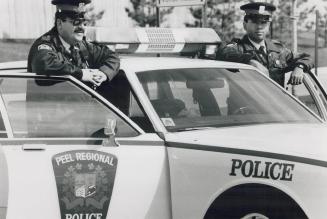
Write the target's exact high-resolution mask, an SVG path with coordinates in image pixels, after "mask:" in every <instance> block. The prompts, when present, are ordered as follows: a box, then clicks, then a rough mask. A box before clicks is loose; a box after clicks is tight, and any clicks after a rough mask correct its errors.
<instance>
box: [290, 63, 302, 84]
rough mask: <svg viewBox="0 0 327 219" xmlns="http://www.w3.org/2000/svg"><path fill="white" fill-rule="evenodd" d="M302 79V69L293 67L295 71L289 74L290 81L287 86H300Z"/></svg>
mask: <svg viewBox="0 0 327 219" xmlns="http://www.w3.org/2000/svg"><path fill="white" fill-rule="evenodd" d="M303 77H304V72H303V69H302V68H298V67H295V69H294V70H293V72H292V73H291V77H290V80H289V81H288V83H287V84H291V85H299V84H302V82H303Z"/></svg>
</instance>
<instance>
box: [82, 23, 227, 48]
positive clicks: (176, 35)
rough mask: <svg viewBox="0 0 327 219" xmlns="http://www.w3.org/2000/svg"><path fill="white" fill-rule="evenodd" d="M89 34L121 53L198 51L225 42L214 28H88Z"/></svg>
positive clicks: (97, 41) (90, 36) (87, 32)
mask: <svg viewBox="0 0 327 219" xmlns="http://www.w3.org/2000/svg"><path fill="white" fill-rule="evenodd" d="M86 37H87V39H88V40H89V41H91V42H96V43H101V44H106V45H108V46H110V45H112V46H113V47H114V49H115V51H116V52H119V53H186V54H187V53H197V52H199V51H204V50H206V48H211V49H212V46H214V45H217V44H218V43H220V42H221V40H220V38H219V36H218V34H217V33H216V32H215V31H214V30H213V29H211V28H103V27H88V29H87V31H86ZM210 46H211V47H210Z"/></svg>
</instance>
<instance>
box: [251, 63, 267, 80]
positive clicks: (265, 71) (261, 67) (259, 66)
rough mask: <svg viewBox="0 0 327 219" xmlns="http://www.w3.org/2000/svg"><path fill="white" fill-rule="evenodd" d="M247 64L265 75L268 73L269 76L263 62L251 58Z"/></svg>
mask: <svg viewBox="0 0 327 219" xmlns="http://www.w3.org/2000/svg"><path fill="white" fill-rule="evenodd" d="M249 65H252V66H254V67H256V68H257V69H259V71H261V72H263V73H264V74H265V75H268V76H269V71H268V69H267V68H266V67H265V66H264V65H263V64H261V63H260V62H258V61H257V60H254V59H251V60H250V61H249Z"/></svg>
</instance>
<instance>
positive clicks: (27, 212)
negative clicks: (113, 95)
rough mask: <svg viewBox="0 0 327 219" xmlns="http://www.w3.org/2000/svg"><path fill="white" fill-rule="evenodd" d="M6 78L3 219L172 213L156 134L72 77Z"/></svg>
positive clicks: (1, 160) (0, 109)
mask: <svg viewBox="0 0 327 219" xmlns="http://www.w3.org/2000/svg"><path fill="white" fill-rule="evenodd" d="M0 77H1V79H0V83H1V86H0V92H1V103H0V112H1V115H2V120H3V127H4V130H5V132H2V135H1V137H2V138H1V139H0V144H1V148H0V149H1V150H0V164H2V163H5V165H3V167H2V168H0V170H1V171H0V174H2V175H1V176H5V177H3V178H2V179H1V180H2V181H1V183H2V182H7V184H3V185H1V189H0V192H1V194H0V197H1V198H0V204H1V205H2V206H0V207H1V209H2V211H1V214H0V218H1V219H2V218H7V219H17V218H20V219H24V218H26V219H30V218H34V219H38V218H40V219H41V218H42V219H44V218H49V219H51V218H53V219H55V218H56V219H57V218H62V219H63V218H65V219H69V218H71V219H104V218H154V217H155V218H169V217H170V191H169V186H168V185H169V180H168V179H169V175H168V169H167V168H168V162H167V156H166V149H165V147H164V144H163V141H162V140H161V139H160V138H159V137H158V136H157V135H155V134H145V133H144V132H143V131H142V130H141V129H140V128H138V127H137V126H136V125H135V124H134V123H133V122H131V121H130V120H129V119H128V118H127V117H126V116H124V115H123V114H122V113H120V112H119V111H118V110H117V109H116V108H115V107H112V105H110V104H109V103H108V102H107V101H106V100H105V99H103V98H102V97H100V96H99V95H97V94H96V93H95V92H93V91H92V90H91V89H89V88H88V87H87V86H85V85H83V84H82V83H80V82H79V81H77V80H75V79H74V78H69V79H65V78H49V77H47V78H45V77H40V76H39V77H32V76H19V75H18V76H17V75H14V76H0ZM115 122H116V125H114V124H115ZM108 124H109V125H113V127H111V128H110V127H109V126H108ZM114 129H115V130H116V133H115V139H113V136H111V137H110V138H108V136H106V135H105V134H104V133H105V132H106V133H108V132H109V131H113V130H114ZM6 169H7V171H6ZM3 209H4V210H3ZM5 215H6V216H5ZM154 215H156V216H154Z"/></svg>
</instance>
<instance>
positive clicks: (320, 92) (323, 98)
mask: <svg viewBox="0 0 327 219" xmlns="http://www.w3.org/2000/svg"><path fill="white" fill-rule="evenodd" d="M309 78H310V80H311V82H312V83H313V85H314V89H315V90H316V91H317V93H318V94H319V97H320V99H321V101H322V103H323V104H324V107H325V109H326V110H327V99H326V97H325V95H324V93H323V91H322V90H321V89H320V87H319V86H318V84H317V83H316V82H315V81H314V80H313V78H312V77H309Z"/></svg>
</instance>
